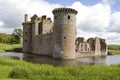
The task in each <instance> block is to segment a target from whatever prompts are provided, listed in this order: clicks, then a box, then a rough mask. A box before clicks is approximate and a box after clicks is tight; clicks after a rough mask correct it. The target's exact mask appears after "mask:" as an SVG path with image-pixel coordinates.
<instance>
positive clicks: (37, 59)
mask: <svg viewBox="0 0 120 80" xmlns="http://www.w3.org/2000/svg"><path fill="white" fill-rule="evenodd" d="M0 57H6V58H13V59H18V60H25V61H28V62H32V63H40V64H51V65H53V66H70V65H83V64H84V65H93V64H107V65H111V64H120V55H111V56H104V57H100V56H96V57H87V58H77V59H75V60H58V59H57V60H56V59H53V58H51V57H46V56H39V55H31V54H24V53H14V52H4V53H0Z"/></svg>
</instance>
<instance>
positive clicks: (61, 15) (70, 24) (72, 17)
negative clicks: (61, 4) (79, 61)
mask: <svg viewBox="0 0 120 80" xmlns="http://www.w3.org/2000/svg"><path fill="white" fill-rule="evenodd" d="M52 12H53V14H54V28H53V31H54V35H55V36H54V37H55V48H56V49H55V55H57V56H59V57H60V58H62V59H75V39H76V14H77V11H76V10H74V9H72V8H56V9H54V10H53V11H52Z"/></svg>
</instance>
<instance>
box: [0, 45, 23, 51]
mask: <svg viewBox="0 0 120 80" xmlns="http://www.w3.org/2000/svg"><path fill="white" fill-rule="evenodd" d="M21 47H22V45H21V44H4V43H0V52H5V51H8V50H9V51H10V50H13V49H14V48H21Z"/></svg>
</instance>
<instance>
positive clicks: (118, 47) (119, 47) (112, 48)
mask: <svg viewBox="0 0 120 80" xmlns="http://www.w3.org/2000/svg"><path fill="white" fill-rule="evenodd" d="M108 49H109V50H120V45H108Z"/></svg>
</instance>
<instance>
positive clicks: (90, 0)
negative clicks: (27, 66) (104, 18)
mask: <svg viewBox="0 0 120 80" xmlns="http://www.w3.org/2000/svg"><path fill="white" fill-rule="evenodd" d="M45 1H47V2H50V3H53V4H55V3H57V4H61V5H64V6H70V5H72V4H73V3H74V2H76V1H79V2H81V3H82V4H84V5H88V6H90V5H94V4H96V3H98V2H100V1H101V0H45Z"/></svg>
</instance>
